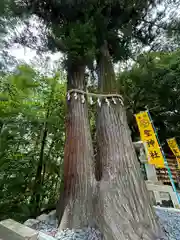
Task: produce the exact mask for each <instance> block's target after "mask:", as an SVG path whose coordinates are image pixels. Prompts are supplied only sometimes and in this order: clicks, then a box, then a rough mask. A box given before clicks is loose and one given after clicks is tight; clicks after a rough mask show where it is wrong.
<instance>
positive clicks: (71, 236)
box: [25, 207, 180, 240]
mask: <svg viewBox="0 0 180 240" xmlns="http://www.w3.org/2000/svg"><path fill="white" fill-rule="evenodd" d="M155 211H156V214H157V216H158V217H159V219H160V223H161V225H162V227H163V229H164V231H165V235H166V236H167V239H168V240H180V210H179V211H178V210H175V209H167V208H160V207H155ZM28 221H29V222H26V223H25V224H26V225H27V226H28V225H29V226H30V225H32V223H31V220H28ZM33 221H34V225H33V226H31V227H32V228H34V229H36V230H38V231H41V232H43V233H46V234H47V235H50V236H52V237H54V238H55V239H58V240H101V239H102V236H101V233H100V232H99V231H98V230H96V229H94V228H90V227H88V228H84V229H77V230H69V229H66V230H64V231H61V232H57V220H56V218H55V215H54V217H52V216H51V217H50V218H47V217H46V219H45V218H44V220H42V219H41V220H32V222H33Z"/></svg>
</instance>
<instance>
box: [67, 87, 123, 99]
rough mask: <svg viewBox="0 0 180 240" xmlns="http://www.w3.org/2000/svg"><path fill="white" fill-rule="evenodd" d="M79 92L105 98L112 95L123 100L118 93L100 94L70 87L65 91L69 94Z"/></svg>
mask: <svg viewBox="0 0 180 240" xmlns="http://www.w3.org/2000/svg"><path fill="white" fill-rule="evenodd" d="M73 92H75V93H81V94H84V95H88V96H92V97H97V98H99V97H102V98H107V97H112V98H121V100H123V97H122V96H121V95H119V94H101V93H89V92H85V91H83V90H79V89H71V90H69V91H68V92H67V94H71V93H73Z"/></svg>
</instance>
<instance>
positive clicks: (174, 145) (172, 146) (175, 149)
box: [167, 138, 180, 168]
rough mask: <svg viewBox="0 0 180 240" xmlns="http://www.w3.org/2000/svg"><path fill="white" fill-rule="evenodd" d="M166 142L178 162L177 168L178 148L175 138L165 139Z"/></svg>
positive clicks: (179, 153)
mask: <svg viewBox="0 0 180 240" xmlns="http://www.w3.org/2000/svg"><path fill="white" fill-rule="evenodd" d="M167 143H168V145H169V147H170V149H171V151H172V152H173V154H174V156H175V157H176V160H177V163H178V168H180V149H179V146H178V144H177V142H176V139H175V138H170V139H167Z"/></svg>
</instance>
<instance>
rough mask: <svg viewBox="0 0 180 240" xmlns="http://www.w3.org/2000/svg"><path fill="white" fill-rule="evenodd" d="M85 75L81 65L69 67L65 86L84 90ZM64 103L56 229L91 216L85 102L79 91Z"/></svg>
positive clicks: (90, 155)
mask: <svg viewBox="0 0 180 240" xmlns="http://www.w3.org/2000/svg"><path fill="white" fill-rule="evenodd" d="M84 76H85V67H84V66H78V67H77V66H72V65H70V66H68V89H72V88H73V89H74V88H76V89H81V90H82V89H84V86H85V85H84V84H85V81H84V80H85V79H84ZM67 105H68V113H67V122H66V143H65V156H64V192H63V193H62V194H61V196H60V201H59V207H60V208H59V210H58V214H59V218H60V219H59V220H61V223H60V227H59V229H65V228H82V227H84V226H87V225H91V223H92V215H93V210H92V198H93V183H94V178H93V175H92V174H93V169H92V168H93V164H92V163H93V147H92V140H91V134H90V127H89V120H88V110H87V104H86V102H85V103H82V101H81V95H80V94H78V99H75V98H74V93H72V94H71V99H70V101H69V102H68V103H67ZM60 205H61V206H60ZM61 217H62V219H61Z"/></svg>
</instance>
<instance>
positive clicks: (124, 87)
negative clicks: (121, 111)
mask: <svg viewBox="0 0 180 240" xmlns="http://www.w3.org/2000/svg"><path fill="white" fill-rule="evenodd" d="M179 56H180V51H179V50H178V51H175V52H170V53H163V52H154V53H150V54H144V55H140V56H139V57H138V59H137V62H136V63H135V64H134V65H133V67H132V69H131V70H127V71H125V72H123V73H120V74H119V75H118V77H117V79H118V83H119V90H120V91H121V93H122V94H123V95H124V98H125V101H126V105H127V109H128V111H129V121H130V125H131V127H133V126H135V119H134V118H133V117H132V115H133V114H135V113H137V112H139V111H143V110H145V109H146V108H148V109H150V112H151V114H152V117H153V120H154V122H155V126H156V127H157V128H158V130H159V136H160V138H161V140H163V141H165V139H166V138H168V137H173V136H175V137H177V138H178V139H179V140H180V135H179V131H180V124H179V116H180V57H179ZM132 130H133V129H132ZM137 133H138V130H137V128H135V129H134V130H133V135H134V137H136V136H137Z"/></svg>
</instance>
